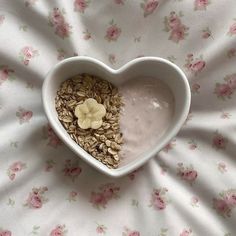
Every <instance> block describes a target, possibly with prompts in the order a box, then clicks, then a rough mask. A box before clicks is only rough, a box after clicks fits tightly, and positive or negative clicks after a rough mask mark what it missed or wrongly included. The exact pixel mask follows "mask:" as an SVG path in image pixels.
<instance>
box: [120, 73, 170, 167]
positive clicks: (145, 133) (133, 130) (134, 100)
mask: <svg viewBox="0 0 236 236" xmlns="http://www.w3.org/2000/svg"><path fill="white" fill-rule="evenodd" d="M119 91H120V93H121V94H122V96H123V101H124V104H125V105H124V108H123V110H122V114H121V117H120V126H121V132H122V133H123V138H124V144H123V145H122V149H121V152H120V155H121V158H122V162H121V165H124V164H126V163H128V162H130V161H131V160H134V159H135V158H136V157H138V156H139V155H141V154H143V153H144V152H146V151H148V150H150V148H153V147H154V146H155V145H156V144H157V142H158V140H159V139H160V137H161V136H162V135H163V134H164V133H165V131H166V130H167V129H168V127H169V125H170V123H171V120H172V117H173V113H174V96H173V94H172V92H171V90H170V88H169V87H168V86H167V85H166V84H165V83H163V82H162V81H160V80H158V78H152V77H145V78H143V77H142V78H141V77H140V78H134V79H131V80H129V81H127V82H126V83H124V84H122V85H120V86H119Z"/></svg>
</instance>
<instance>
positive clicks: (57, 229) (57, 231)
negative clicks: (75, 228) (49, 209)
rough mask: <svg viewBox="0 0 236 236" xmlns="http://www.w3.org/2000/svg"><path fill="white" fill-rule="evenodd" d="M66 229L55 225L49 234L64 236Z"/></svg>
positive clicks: (63, 226) (51, 235)
mask: <svg viewBox="0 0 236 236" xmlns="http://www.w3.org/2000/svg"><path fill="white" fill-rule="evenodd" d="M66 235H67V229H66V226H65V225H57V226H56V227H55V228H54V229H53V230H52V231H51V233H50V236H66Z"/></svg>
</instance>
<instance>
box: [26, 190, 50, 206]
mask: <svg viewBox="0 0 236 236" xmlns="http://www.w3.org/2000/svg"><path fill="white" fill-rule="evenodd" d="M46 191H48V188H47V187H39V188H32V192H30V193H29V196H28V198H27V200H26V203H25V204H24V206H28V207H29V208H32V209H39V208H42V206H43V204H44V203H46V202H47V201H48V199H47V198H45V196H44V193H45V192H46Z"/></svg>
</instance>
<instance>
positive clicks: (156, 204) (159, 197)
mask: <svg viewBox="0 0 236 236" xmlns="http://www.w3.org/2000/svg"><path fill="white" fill-rule="evenodd" d="M167 192H168V190H167V189H166V188H160V189H153V192H152V195H151V200H150V205H149V206H150V207H153V208H154V209H155V210H158V211H159V210H164V209H165V208H166V206H167V204H168V203H169V200H168V199H167V197H166V193H167Z"/></svg>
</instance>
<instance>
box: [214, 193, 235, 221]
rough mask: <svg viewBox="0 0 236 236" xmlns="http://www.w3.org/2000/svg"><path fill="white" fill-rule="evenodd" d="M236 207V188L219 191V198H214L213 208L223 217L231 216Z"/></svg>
mask: <svg viewBox="0 0 236 236" xmlns="http://www.w3.org/2000/svg"><path fill="white" fill-rule="evenodd" d="M235 207H236V189H229V190H226V191H222V192H221V193H219V198H213V208H214V209H215V210H216V211H217V212H218V213H219V214H220V215H222V216H223V217H226V216H227V217H230V216H231V213H232V210H233V209H234V208H235Z"/></svg>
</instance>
